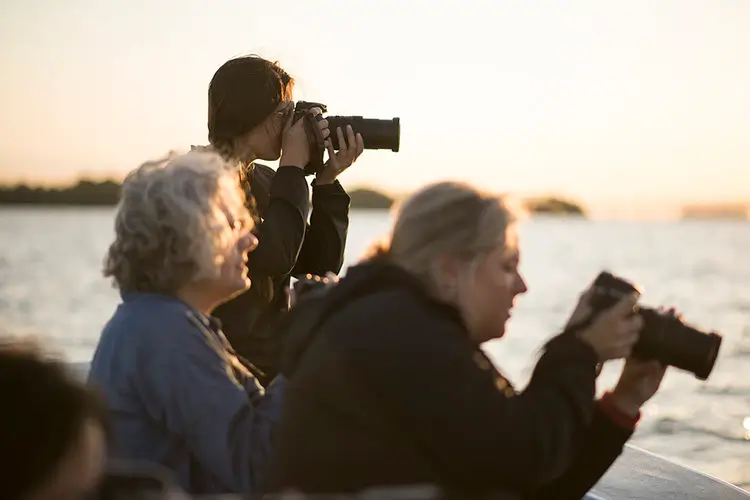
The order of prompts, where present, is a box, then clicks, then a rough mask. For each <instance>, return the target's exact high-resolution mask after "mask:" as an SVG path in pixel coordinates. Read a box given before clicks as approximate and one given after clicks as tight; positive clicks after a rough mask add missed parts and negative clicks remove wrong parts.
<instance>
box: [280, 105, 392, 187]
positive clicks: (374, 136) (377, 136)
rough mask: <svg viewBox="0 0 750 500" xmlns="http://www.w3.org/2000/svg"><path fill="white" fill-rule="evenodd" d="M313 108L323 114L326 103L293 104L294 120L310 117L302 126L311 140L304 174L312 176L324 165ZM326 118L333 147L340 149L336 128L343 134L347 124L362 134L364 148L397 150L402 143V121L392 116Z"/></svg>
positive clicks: (322, 145)
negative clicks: (389, 117) (311, 110)
mask: <svg viewBox="0 0 750 500" xmlns="http://www.w3.org/2000/svg"><path fill="white" fill-rule="evenodd" d="M312 108H320V109H321V110H322V111H323V113H325V112H327V111H328V108H327V106H326V105H325V104H321V103H319V102H308V101H298V102H297V103H295V105H294V118H293V121H295V122H296V121H297V120H299V119H300V118H305V117H309V119H308V122H307V123H306V127H305V129H306V130H307V137H308V140H309V142H310V158H311V160H310V163H309V164H308V165H306V166H305V173H306V174H307V175H312V174H314V173H316V172H317V171H318V170H320V169H321V168H322V167H323V152H324V151H325V146H324V144H323V137H322V136H321V135H320V131H319V130H318V127H317V126H315V118H313V117H312V116H311V115H310V114H309V113H308V111H309V110H310V109H312ZM325 119H326V120H328V129H329V130H330V131H331V135H330V136H329V138H330V139H331V144H332V146H333V149H335V150H338V149H339V139H338V135H337V134H336V129H337V128H338V127H341V131H342V132H344V137H346V126H347V125H351V126H352V129H353V130H354V133H355V134H357V133H359V134H361V135H362V140H363V142H364V146H365V149H390V150H391V151H393V152H394V153H398V150H399V147H400V145H401V120H400V119H399V118H392V119H390V120H381V119H377V118H363V117H361V116H333V115H331V116H326V117H325Z"/></svg>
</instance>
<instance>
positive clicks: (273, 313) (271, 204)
mask: <svg viewBox="0 0 750 500" xmlns="http://www.w3.org/2000/svg"><path fill="white" fill-rule="evenodd" d="M249 182H250V190H251V193H252V196H253V197H254V198H255V203H256V207H257V210H258V212H259V215H260V217H261V219H262V222H261V224H260V226H259V228H258V231H257V236H258V248H257V249H256V250H255V251H254V252H251V253H250V254H249V255H248V269H249V273H248V275H249V276H250V279H251V280H252V282H253V283H252V287H251V288H250V290H248V291H247V292H245V293H243V294H241V295H239V296H238V297H235V298H234V299H232V300H230V301H229V302H227V303H225V304H222V305H221V306H219V307H218V308H217V309H216V310H215V311H214V313H213V314H214V316H215V317H216V318H218V319H219V320H220V321H221V325H222V330H223V331H224V333H225V334H226V336H227V338H228V339H229V341H230V343H231V344H232V347H233V348H234V349H235V350H236V351H237V353H238V354H239V355H241V356H242V357H244V358H245V359H247V360H248V361H250V362H251V363H252V364H253V365H254V366H255V367H257V368H259V369H260V370H261V371H262V374H258V375H259V377H258V378H259V379H260V381H261V383H263V385H266V383H268V382H269V381H270V380H271V379H272V378H273V377H274V376H276V374H277V372H278V368H277V357H278V346H277V343H276V340H275V338H274V337H273V335H272V333H273V330H274V326H275V323H276V322H277V320H278V318H279V317H280V316H281V315H282V314H283V313H284V312H286V311H287V310H288V308H289V307H288V306H289V305H288V300H287V297H286V294H285V291H284V289H285V287H287V286H289V283H290V276H291V275H297V274H306V273H312V274H318V275H323V274H325V273H326V272H328V271H330V272H334V273H338V272H339V271H340V270H341V266H342V265H343V262H344V249H345V246H346V235H347V230H348V228H349V203H350V198H349V195H347V194H346V191H344V189H343V188H342V187H341V184H339V182H338V181H336V182H334V183H333V184H329V185H323V186H316V185H315V183H314V181H313V189H312V214H311V215H310V223H309V225H308V223H307V220H308V214H309V213H310V190H309V187H308V184H307V180H306V179H305V175H304V172H303V171H302V169H299V168H296V167H291V166H284V167H280V168H279V169H278V170H277V171H274V170H273V169H271V168H269V167H267V166H265V165H259V164H255V166H254V168H253V170H252V175H251V177H250V179H249Z"/></svg>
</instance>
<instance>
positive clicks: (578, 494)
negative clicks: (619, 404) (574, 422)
mask: <svg viewBox="0 0 750 500" xmlns="http://www.w3.org/2000/svg"><path fill="white" fill-rule="evenodd" d="M605 398H606V397H605ZM611 411H613V410H610V409H608V407H607V401H606V399H602V400H599V402H598V404H597V405H596V411H595V412H594V418H593V420H592V422H591V426H590V427H589V430H588V433H587V435H586V441H585V444H584V446H583V449H582V450H581V452H580V453H579V455H578V458H577V459H576V460H575V461H574V462H573V464H572V466H571V467H570V469H568V470H567V471H566V472H565V473H564V474H563V475H562V476H561V477H560V478H559V479H556V480H554V481H552V482H550V483H549V484H547V485H545V486H544V487H543V488H541V489H540V490H539V491H538V492H537V493H536V495H534V497H533V498H535V499H536V500H546V499H550V500H551V499H560V500H580V499H581V498H583V496H584V495H585V494H586V492H588V491H589V490H590V489H591V488H592V487H594V485H595V484H596V483H597V482H598V481H599V479H601V477H602V476H603V475H604V473H605V472H607V469H609V468H610V466H611V465H612V464H613V463H614V462H615V460H617V458H618V457H619V456H620V454H622V450H623V447H624V446H625V443H626V442H627V441H628V439H630V437H631V436H632V435H633V430H634V426H635V421H630V422H626V421H624V420H626V419H627V417H626V416H624V417H623V416H616V417H615V418H613V416H611ZM614 411H616V410H614Z"/></svg>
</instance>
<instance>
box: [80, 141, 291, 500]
mask: <svg viewBox="0 0 750 500" xmlns="http://www.w3.org/2000/svg"><path fill="white" fill-rule="evenodd" d="M245 201H246V200H245V196H244V194H243V191H242V190H241V189H240V186H239V184H238V180H237V176H236V172H235V171H234V170H233V169H231V168H230V167H229V166H228V165H227V164H226V163H225V162H224V160H222V159H221V157H219V156H218V155H216V154H212V153H205V152H190V153H187V154H184V155H170V156H169V157H167V158H164V159H161V160H158V161H152V162H148V163H145V164H143V165H142V166H140V167H139V168H137V169H136V170H134V171H133V172H131V173H130V174H129V175H128V176H127V178H126V179H125V183H124V185H123V189H122V197H121V200H120V204H119V206H118V210H117V216H116V219H115V241H114V243H112V245H111V246H110V248H109V252H108V254H107V257H106V262H105V266H104V274H105V275H106V276H109V277H111V278H112V279H113V281H114V285H115V286H116V287H117V288H118V289H119V290H120V293H121V296H122V303H121V304H120V305H119V306H118V307H117V310H116V311H115V313H114V315H113V317H112V318H111V319H110V321H109V322H108V323H107V325H106V326H105V328H104V331H103V332H102V335H101V338H100V340H99V344H98V346H97V348H96V352H95V354H94V359H93V361H92V365H91V371H90V375H89V377H90V380H91V381H92V382H93V383H95V384H96V385H97V386H98V387H99V388H100V389H101V390H102V391H103V393H104V396H105V398H106V401H107V404H108V406H109V408H110V410H111V412H112V418H113V424H114V425H113V427H114V435H115V436H114V437H115V443H114V456H116V457H117V458H125V459H136V460H143V461H149V462H155V463H159V464H161V465H163V466H166V467H167V468H169V469H171V470H172V471H174V473H175V475H176V478H177V480H178V482H179V484H180V486H181V487H182V488H184V489H186V490H187V491H188V492H191V493H235V492H237V493H248V492H253V491H256V490H257V489H258V488H260V487H261V486H260V484H259V479H260V478H261V477H262V476H263V475H264V471H263V467H264V463H265V461H266V455H267V454H268V451H269V448H270V428H271V425H272V424H273V423H274V422H275V420H276V419H277V415H278V409H279V396H280V393H281V391H282V390H283V380H277V381H274V383H272V384H271V385H270V386H269V387H268V390H267V391H265V390H264V389H263V388H262V387H261V386H260V385H259V384H258V383H257V381H256V379H255V377H254V376H253V374H252V372H251V369H250V367H249V366H248V365H247V364H245V363H244V362H243V361H242V360H240V359H239V358H238V357H237V356H236V355H235V354H234V351H233V350H232V348H231V347H230V345H229V343H228V342H227V340H226V338H225V336H224V334H223V333H222V332H221V327H220V325H219V324H218V321H216V320H215V319H213V318H212V316H211V314H212V311H213V310H214V309H215V308H216V307H217V306H218V305H219V304H221V303H222V302H225V301H227V300H229V299H230V298H231V297H233V296H235V295H236V294H238V293H241V292H243V291H244V290H247V289H248V288H249V287H250V280H249V279H248V277H247V266H246V262H247V253H248V252H250V251H252V250H253V249H254V248H255V246H256V245H257V239H256V238H255V236H254V235H253V234H252V232H251V231H252V229H253V224H254V222H253V217H252V216H251V214H250V213H249V212H248V210H247V208H246V204H245Z"/></svg>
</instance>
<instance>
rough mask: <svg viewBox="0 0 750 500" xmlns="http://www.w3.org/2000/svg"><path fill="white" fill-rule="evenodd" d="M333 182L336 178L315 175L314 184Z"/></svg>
mask: <svg viewBox="0 0 750 500" xmlns="http://www.w3.org/2000/svg"><path fill="white" fill-rule="evenodd" d="M334 182H336V179H333V178H331V177H326V176H316V177H315V185H316V186H327V185H330V184H333V183H334Z"/></svg>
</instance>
